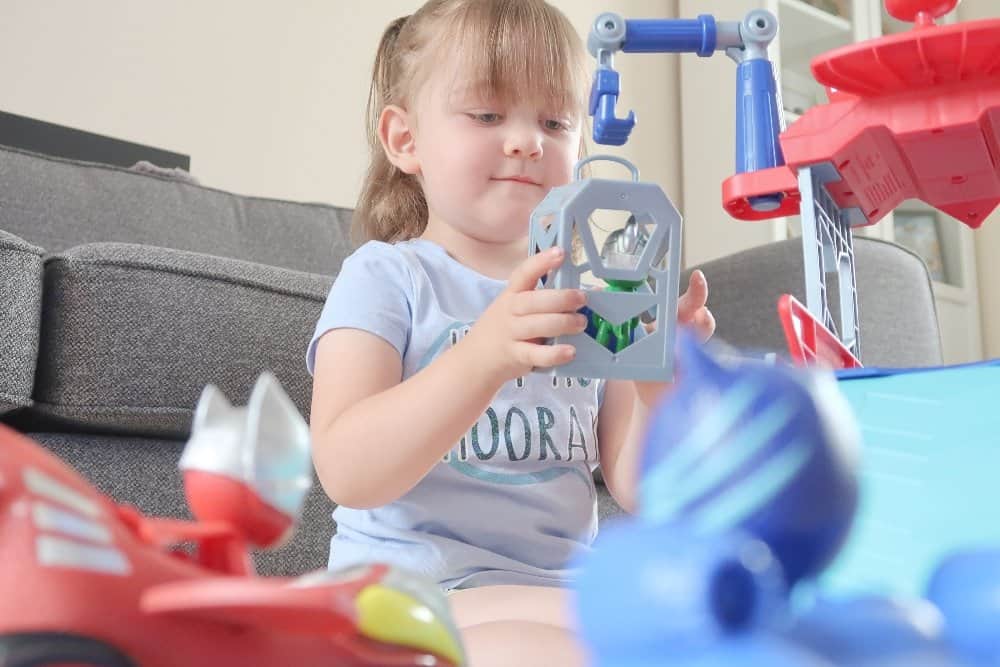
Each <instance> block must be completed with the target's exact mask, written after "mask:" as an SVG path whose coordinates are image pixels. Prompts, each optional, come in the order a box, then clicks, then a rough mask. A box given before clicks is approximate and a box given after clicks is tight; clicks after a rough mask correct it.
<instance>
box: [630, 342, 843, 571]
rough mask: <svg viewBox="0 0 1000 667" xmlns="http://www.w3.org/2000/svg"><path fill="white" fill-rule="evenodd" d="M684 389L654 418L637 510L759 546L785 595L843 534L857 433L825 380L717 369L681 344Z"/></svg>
mask: <svg viewBox="0 0 1000 667" xmlns="http://www.w3.org/2000/svg"><path fill="white" fill-rule="evenodd" d="M679 352H680V358H679V361H678V364H679V371H680V373H681V374H682V375H681V379H680V382H678V384H677V387H676V389H675V391H674V393H673V395H672V396H670V399H669V400H668V401H665V402H664V403H662V404H661V405H660V406H659V407H658V408H657V410H656V411H655V413H654V415H653V416H652V419H651V421H650V424H649V427H648V430H647V435H646V440H645V446H644V449H643V453H642V459H641V471H640V484H639V513H640V515H641V516H642V517H643V518H644V519H645V520H647V521H649V522H652V523H671V522H676V521H684V522H685V523H687V524H689V525H691V526H692V527H693V529H694V530H696V531H698V532H707V533H721V532H726V531H729V530H734V529H738V530H741V531H743V532H746V533H748V534H750V535H752V536H754V537H756V538H758V539H760V540H762V541H763V542H764V543H765V544H767V545H768V547H769V548H770V549H771V551H772V552H773V553H774V555H775V557H776V558H777V560H778V562H779V563H780V564H781V567H782V571H783V573H784V575H785V578H786V581H787V583H788V585H789V586H792V585H794V584H795V583H796V582H797V581H799V580H800V579H802V578H804V577H810V576H812V575H814V574H816V573H818V572H819V571H820V570H821V569H822V568H823V567H824V566H825V565H826V564H827V563H828V562H829V561H830V560H831V558H832V557H833V556H834V555H835V554H836V553H837V551H838V550H839V549H840V547H841V545H842V544H843V542H844V540H845V538H846V537H847V534H848V531H849V529H850V526H851V523H852V520H853V517H854V512H855V509H856V507H857V501H858V483H857V466H858V456H859V447H860V436H859V432H858V428H857V425H856V423H855V421H854V418H853V416H852V415H851V412H850V408H849V407H848V405H847V402H846V401H845V399H844V398H843V396H842V395H841V394H840V392H839V391H838V390H837V386H836V381H835V380H834V378H833V376H832V375H829V374H826V373H823V372H820V371H806V370H803V369H799V368H791V367H785V366H780V365H769V364H764V363H758V362H746V361H745V362H742V363H740V364H739V365H736V366H733V367H727V366H725V365H723V364H721V363H718V362H716V361H715V360H714V359H713V358H712V356H710V355H709V354H708V353H707V352H706V351H705V350H704V349H703V348H702V347H701V346H700V345H699V344H698V343H697V342H696V341H695V340H694V339H693V337H691V336H683V337H682V338H681V341H680V351H679Z"/></svg>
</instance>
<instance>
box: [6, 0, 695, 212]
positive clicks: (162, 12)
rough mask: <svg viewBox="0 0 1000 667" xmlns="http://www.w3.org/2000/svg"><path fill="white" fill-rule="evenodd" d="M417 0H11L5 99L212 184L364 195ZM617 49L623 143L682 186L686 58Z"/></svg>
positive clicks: (648, 5)
mask: <svg viewBox="0 0 1000 667" xmlns="http://www.w3.org/2000/svg"><path fill="white" fill-rule="evenodd" d="M420 4H421V3H420V2H419V1H418V0H378V1H377V2H367V3H361V2H354V1H350V2H348V1H346V0H289V1H287V2H284V1H279V0H242V1H237V0H210V1H208V2H194V1H193V0H168V1H166V2H142V1H136V0H87V1H86V2H80V1H79V0H0V110H3V111H8V112H11V113H16V114H20V115H24V116H30V117H33V118H38V119H41V120H46V121H50V122H54V123H59V124H63V125H68V126H71V127H76V128H80V129H84V130H88V131H91V132H97V133H99V134H106V135H110V136H113V137H117V138H121V139H126V140H129V141H135V142H138V143H144V144H149V145H152V146H155V147H158V148H164V149H167V150H173V151H177V152H181V153H185V154H189V155H190V156H191V160H192V162H191V167H192V172H193V173H194V175H195V176H197V177H198V178H199V179H201V181H202V182H203V183H204V184H206V185H210V186H214V187H219V188H223V189H228V190H233V191H236V192H240V193H245V194H256V195H262V196H273V197H282V198H289V199H296V200H309V201H324V202H329V203H333V204H338V205H343V206H353V205H354V202H355V200H356V198H357V193H358V190H359V187H360V180H361V177H362V174H363V172H364V167H365V165H366V158H367V156H366V150H367V149H366V145H365V139H364V109H365V102H366V99H367V93H368V85H369V77H370V68H371V63H372V59H373V57H374V53H375V47H376V45H377V42H378V38H379V36H380V35H381V33H382V30H383V28H384V27H385V25H386V24H387V23H388V22H389V21H390V20H391V19H393V18H395V17H397V16H399V15H402V14H405V13H409V12H412V11H413V10H414V9H415V8H416V7H418V6H419V5H420ZM554 4H555V5H556V6H558V7H560V8H561V9H563V11H565V12H566V14H567V15H568V16H569V17H570V19H571V20H572V21H573V23H574V24H575V25H576V26H577V27H578V29H579V30H580V32H581V34H582V35H585V34H586V32H587V31H588V30H589V26H590V22H591V21H592V20H593V19H594V18H595V17H596V16H597V15H598V14H599V13H600V12H602V11H609V10H610V11H618V12H620V13H622V14H624V15H626V16H630V17H632V16H635V17H638V16H651V17H663V16H672V15H674V13H673V12H675V11H676V9H675V8H676V0H656V1H654V0H556V1H555V2H554ZM619 64H620V70H621V71H622V74H623V88H624V90H623V94H622V100H621V103H622V105H623V107H624V108H634V109H636V112H637V115H638V116H639V118H640V119H641V121H640V122H641V123H642V124H641V126H640V127H641V129H640V130H637V132H636V135H634V136H636V140H635V141H632V142H630V143H629V146H628V147H627V149H626V150H625V151H624V154H625V155H626V156H628V157H629V158H630V159H631V160H633V161H635V162H636V163H637V164H638V165H639V166H640V168H641V169H642V172H643V177H644V180H653V181H656V182H659V183H661V184H662V185H663V186H664V188H665V189H666V190H667V191H668V194H670V195H671V196H672V197H679V196H680V172H679V170H678V169H677V168H676V164H677V155H678V151H679V141H678V135H679V130H678V116H677V113H678V111H677V103H676V96H675V95H672V94H671V92H672V91H673V90H674V89H675V88H676V85H677V84H676V80H677V72H676V60H675V59H673V58H669V57H664V56H658V57H642V58H640V57H632V58H628V57H622V58H620V60H619ZM591 152H592V153H593V151H591ZM597 173H599V174H603V173H605V171H604V170H601V169H599V170H598V172H597ZM611 173H615V172H614V171H611Z"/></svg>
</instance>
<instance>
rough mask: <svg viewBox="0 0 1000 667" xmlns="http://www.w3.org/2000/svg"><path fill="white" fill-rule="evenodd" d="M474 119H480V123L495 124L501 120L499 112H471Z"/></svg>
mask: <svg viewBox="0 0 1000 667" xmlns="http://www.w3.org/2000/svg"><path fill="white" fill-rule="evenodd" d="M469 115H470V116H471V117H472V118H473V119H475V120H477V121H479V122H480V123H486V124H490V125H491V124H493V123H495V122H497V121H498V120H500V114H498V113H474V114H469Z"/></svg>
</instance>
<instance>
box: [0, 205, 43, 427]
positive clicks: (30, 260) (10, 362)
mask: <svg viewBox="0 0 1000 667" xmlns="http://www.w3.org/2000/svg"><path fill="white" fill-rule="evenodd" d="M0 224H3V220H2V219H0ZM0 276H2V278H0V414H2V413H4V412H7V411H9V410H12V409H15V408H23V407H25V406H28V405H31V389H32V386H33V385H34V383H35V362H36V360H37V357H38V328H39V318H40V316H41V311H42V249H41V248H37V247H35V246H33V245H31V244H29V243H25V242H24V241H23V240H22V239H20V238H18V237H17V236H14V235H13V234H8V233H7V232H4V231H0Z"/></svg>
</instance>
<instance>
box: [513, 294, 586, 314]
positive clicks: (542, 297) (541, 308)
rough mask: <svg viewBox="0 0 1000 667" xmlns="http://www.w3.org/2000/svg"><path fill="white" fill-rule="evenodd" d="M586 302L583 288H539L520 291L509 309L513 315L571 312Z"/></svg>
mask: <svg viewBox="0 0 1000 667" xmlns="http://www.w3.org/2000/svg"><path fill="white" fill-rule="evenodd" d="M586 303H587V297H586V295H584V293H583V290H578V289H540V290H533V291H530V292H521V293H520V294H518V295H517V297H516V298H515V299H514V303H513V305H512V307H511V310H512V311H513V313H514V314H515V315H532V314H535V313H572V312H576V311H577V310H580V308H582V307H583V306H584V304H586Z"/></svg>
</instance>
